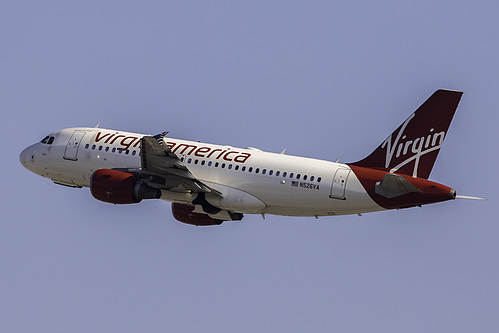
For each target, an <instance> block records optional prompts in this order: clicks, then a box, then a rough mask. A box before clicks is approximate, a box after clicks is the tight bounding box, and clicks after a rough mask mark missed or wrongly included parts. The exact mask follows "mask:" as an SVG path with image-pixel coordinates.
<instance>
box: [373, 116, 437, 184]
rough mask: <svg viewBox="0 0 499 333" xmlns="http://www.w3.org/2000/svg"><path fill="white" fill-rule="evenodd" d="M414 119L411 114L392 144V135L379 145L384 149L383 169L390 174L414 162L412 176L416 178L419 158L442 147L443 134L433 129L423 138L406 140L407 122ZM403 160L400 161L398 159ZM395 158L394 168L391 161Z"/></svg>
mask: <svg viewBox="0 0 499 333" xmlns="http://www.w3.org/2000/svg"><path fill="white" fill-rule="evenodd" d="M414 117H415V113H413V114H412V115H411V116H410V117H409V118H408V119H407V120H406V121H405V122H404V123H403V124H402V126H401V127H400V130H399V131H398V133H397V134H396V137H395V141H393V142H392V135H394V134H395V133H393V134H390V136H389V137H388V138H387V139H386V140H385V141H384V142H383V143H382V144H381V148H386V160H385V168H387V169H388V168H390V172H397V170H399V169H401V168H402V167H404V166H405V165H407V164H409V163H411V162H413V161H414V169H413V171H412V176H413V177H417V176H418V167H419V161H420V159H421V157H422V156H423V155H425V154H428V153H431V152H432V151H435V150H438V149H440V148H441V147H442V143H443V142H444V137H445V132H444V131H441V132H438V133H437V132H435V129H434V128H430V129H429V133H428V134H426V135H425V136H421V137H417V138H413V139H411V140H409V139H407V134H405V133H404V132H405V130H406V128H407V126H408V125H409V122H410V121H411V120H412V119H413V118H414ZM406 156H407V158H405V159H403V160H401V161H400V159H399V158H400V157H402V158H404V157H406ZM394 157H395V163H398V164H397V165H395V166H392V160H393V158H394Z"/></svg>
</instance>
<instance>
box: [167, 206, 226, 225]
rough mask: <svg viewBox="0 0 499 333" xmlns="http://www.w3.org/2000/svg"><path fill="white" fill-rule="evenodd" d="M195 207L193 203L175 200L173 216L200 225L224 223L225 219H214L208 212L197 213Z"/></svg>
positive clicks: (184, 221) (181, 220)
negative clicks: (188, 203) (182, 202)
mask: <svg viewBox="0 0 499 333" xmlns="http://www.w3.org/2000/svg"><path fill="white" fill-rule="evenodd" d="M195 208H196V207H195V206H193V205H186V204H181V203H178V202H174V203H172V213H173V217H174V218H175V219H177V220H178V221H180V222H183V223H187V224H192V225H198V226H199V225H202V226H208V225H220V224H222V223H223V220H217V219H214V218H212V217H210V216H208V215H206V214H202V213H195V212H194V209H195Z"/></svg>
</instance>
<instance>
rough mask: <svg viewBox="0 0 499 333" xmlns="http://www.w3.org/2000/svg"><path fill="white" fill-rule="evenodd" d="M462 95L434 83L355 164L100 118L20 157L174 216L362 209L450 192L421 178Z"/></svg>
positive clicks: (99, 194)
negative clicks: (121, 125)
mask: <svg viewBox="0 0 499 333" xmlns="http://www.w3.org/2000/svg"><path fill="white" fill-rule="evenodd" d="M461 95H462V92H458V91H451V90H437V91H436V92H435V93H434V94H433V95H432V96H431V97H430V98H429V99H428V100H426V102H424V103H423V104H422V105H421V106H420V107H419V108H418V109H417V110H416V111H415V112H414V113H413V114H411V115H410V116H409V118H407V119H406V120H405V121H404V122H403V123H402V124H401V125H400V126H399V127H398V128H397V129H396V130H395V131H394V132H393V133H392V134H390V135H389V136H388V138H386V140H384V141H383V142H382V143H381V144H380V145H379V146H378V147H377V148H376V149H375V150H374V151H373V152H372V153H371V154H370V155H369V156H367V157H366V158H364V159H362V160H360V161H358V162H355V163H338V162H330V161H323V160H317V159H312V158H305V157H297V156H290V155H285V154H284V152H283V153H280V154H276V153H270V152H264V151H261V150H259V149H255V148H244V149H243V148H235V147H232V146H221V145H214V144H208V143H201V142H194V141H185V140H178V139H173V138H169V137H166V134H167V132H164V133H161V134H158V135H155V136H150V135H144V134H139V133H129V132H123V131H116V130H109V129H101V128H98V126H96V127H94V128H89V127H88V128H87V127H75V128H67V129H62V130H59V131H56V132H54V133H51V134H49V135H47V136H46V137H45V138H44V139H43V140H42V141H41V142H39V143H35V144H34V145H31V146H29V147H28V148H26V149H24V150H23V151H22V153H21V154H20V157H19V158H20V161H21V163H22V165H23V166H24V167H25V168H27V169H28V170H30V171H32V172H34V173H36V174H38V175H40V176H42V177H45V178H49V179H51V180H52V181H53V182H54V183H56V184H60V185H65V186H70V187H77V188H81V187H89V188H90V191H91V193H92V195H93V196H94V198H96V199H98V200H101V201H104V202H107V203H112V204H133V203H139V202H140V201H142V200H143V199H162V200H166V201H171V202H172V211H173V216H174V217H175V218H176V219H177V220H178V221H181V222H184V223H188V224H192V225H203V226H206V225H219V224H221V223H222V222H224V221H239V220H241V219H242V218H243V214H261V215H262V216H263V217H265V214H275V215H285V216H312V217H319V216H332V215H344V214H359V215H360V214H362V213H367V212H374V211H382V210H389V209H401V208H408V207H414V206H421V205H426V204H431V203H436V202H441V201H446V200H452V199H455V198H456V197H458V196H457V195H456V191H455V190H454V189H452V188H450V187H447V186H445V185H442V184H438V183H435V182H432V181H429V180H428V177H429V175H430V172H431V170H432V167H433V164H434V163H435V159H436V158H437V155H438V152H439V150H440V148H441V147H442V143H443V142H444V139H445V136H446V134H447V130H448V128H449V125H450V123H451V120H452V117H453V116H454V113H455V111H456V109H457V106H458V104H459V101H460V99H461ZM463 198H470V199H473V198H472V197H465V196H463Z"/></svg>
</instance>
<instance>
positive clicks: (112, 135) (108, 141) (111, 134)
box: [104, 133, 118, 143]
mask: <svg viewBox="0 0 499 333" xmlns="http://www.w3.org/2000/svg"><path fill="white" fill-rule="evenodd" d="M116 134H118V133H116ZM116 134H114V133H113V134H111V136H110V137H109V138H107V140H106V141H104V142H105V143H108V142H109V140H111V138H112V137H113V136H115V135H116Z"/></svg>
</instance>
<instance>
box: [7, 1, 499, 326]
mask: <svg viewBox="0 0 499 333" xmlns="http://www.w3.org/2000/svg"><path fill="white" fill-rule="evenodd" d="M498 13H499V5H498V4H497V3H496V2H493V1H438V0H437V1H435V0H432V1H385V0H380V1H246V2H240V1H220V0H217V1H111V0H110V1H79V2H76V1H11V0H4V1H2V4H1V5H0V45H1V48H0V60H1V61H0V74H1V75H0V110H1V112H2V115H3V121H2V122H1V123H0V129H1V131H0V133H1V142H2V147H3V148H2V152H3V154H2V162H3V163H2V170H3V174H4V176H3V180H2V189H3V191H2V195H1V200H0V205H1V216H2V217H1V222H0V331H2V332H51V333H56V332H64V333H66V332H120V333H124V332H383V333H386V332H471V331H473V332H497V331H498V329H499V316H498V311H499V288H498V281H499V255H498V253H499V242H498V241H497V235H498V234H499V225H498V219H497V211H496V210H495V208H494V207H496V208H497V199H498V195H497V188H498V185H499V184H498V180H497V172H496V169H497V165H498V162H499V158H498V156H497V145H498V143H499V135H498V131H497V123H498V121H499V116H498V114H499V113H498V112H497V110H498V107H499V94H498V89H499V79H498V77H499V65H498V59H499V43H498V42H497V36H498V33H499V20H497V14H498ZM438 88H448V89H455V90H462V91H464V95H463V98H462V101H461V104H460V107H459V109H458V111H457V113H456V116H455V118H454V121H453V123H452V125H451V128H450V130H449V132H448V135H447V139H446V142H445V143H444V147H443V149H442V150H441V152H440V155H439V158H438V160H437V162H436V164H435V168H434V169H433V172H432V175H431V177H430V178H431V180H434V181H437V182H441V183H444V184H446V185H449V186H451V187H453V188H455V189H456V190H457V191H458V193H460V194H467V195H478V196H483V197H486V198H488V199H489V200H488V201H484V202H479V201H465V200H456V201H452V202H447V203H443V204H436V205H432V206H425V207H423V208H417V209H407V210H401V211H393V212H381V213H372V214H365V215H364V216H362V217H359V216H344V217H341V216H340V217H328V218H320V219H318V220H316V219H314V218H289V217H278V216H267V218H266V220H263V219H262V217H261V216H259V215H247V216H246V217H245V218H244V220H243V222H241V223H225V224H223V225H222V226H220V227H209V228H196V227H192V226H189V225H184V224H182V223H179V222H177V221H175V220H174V219H173V217H172V214H171V210H170V204H168V203H166V202H163V201H145V202H143V203H141V204H139V205H130V206H113V205H110V204H105V203H102V202H99V201H96V200H95V199H93V198H92V197H91V195H90V193H89V191H88V189H80V190H77V189H70V188H64V187H62V186H57V185H55V184H52V183H51V182H50V181H49V180H46V179H43V178H41V177H39V176H37V175H35V174H32V173H30V172H28V171H27V170H25V169H24V168H23V167H22V166H21V164H20V163H19V161H18V155H19V152H20V151H21V150H22V149H23V148H24V147H26V146H28V145H30V144H32V143H34V142H36V141H39V140H40V139H42V138H43V137H44V136H45V135H46V134H48V133H50V132H52V131H55V130H58V129H61V128H66V127H73V126H93V125H95V124H96V123H97V122H100V123H101V127H105V128H114V129H122V130H128V131H134V132H142V133H151V134H156V133H159V132H162V131H165V130H168V131H170V136H172V137H176V138H183V139H192V140H202V141H206V142H212V143H220V144H231V145H234V146H239V147H246V146H253V147H258V148H260V149H263V150H267V151H273V152H280V151H281V150H282V149H284V148H287V153H288V154H294V155H301V156H308V157H315V158H321V159H328V160H336V159H337V158H339V159H340V161H342V162H352V161H356V160H358V159H361V158H363V157H364V156H365V155H367V154H368V153H370V152H371V151H372V150H373V149H374V148H375V147H376V146H377V145H378V144H379V143H380V142H381V141H382V140H383V139H384V138H385V137H386V136H387V135H388V134H389V133H391V131H392V130H394V129H395V128H396V127H397V126H398V125H399V124H400V123H401V122H402V121H403V120H405V118H406V117H407V116H408V115H409V114H410V113H411V112H412V111H414V110H415V109H416V108H417V107H418V106H419V105H420V104H421V103H422V102H423V101H424V100H425V99H426V98H428V97H429V96H430V95H431V94H432V93H433V91H435V90H436V89H438Z"/></svg>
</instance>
